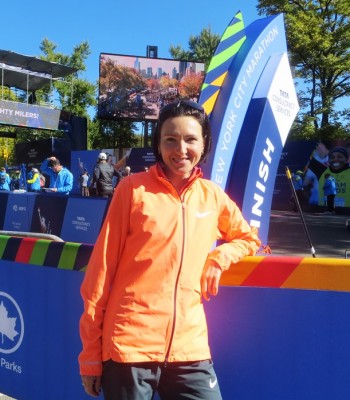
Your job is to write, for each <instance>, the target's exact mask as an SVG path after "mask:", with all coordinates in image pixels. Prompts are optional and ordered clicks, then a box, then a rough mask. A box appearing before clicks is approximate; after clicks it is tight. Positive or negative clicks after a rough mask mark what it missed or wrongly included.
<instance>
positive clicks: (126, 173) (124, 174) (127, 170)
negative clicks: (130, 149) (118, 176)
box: [123, 165, 132, 178]
mask: <svg viewBox="0 0 350 400" xmlns="http://www.w3.org/2000/svg"><path fill="white" fill-rule="evenodd" d="M129 175H132V174H131V167H129V165H127V166H126V167H125V168H124V171H123V178H125V177H126V176H129Z"/></svg>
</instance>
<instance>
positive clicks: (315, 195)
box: [291, 142, 350, 215]
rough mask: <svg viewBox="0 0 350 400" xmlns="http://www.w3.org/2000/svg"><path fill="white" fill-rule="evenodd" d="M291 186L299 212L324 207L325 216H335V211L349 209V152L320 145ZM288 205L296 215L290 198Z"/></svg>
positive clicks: (294, 203) (293, 178) (293, 179)
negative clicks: (290, 205) (314, 207)
mask: <svg viewBox="0 0 350 400" xmlns="http://www.w3.org/2000/svg"><path fill="white" fill-rule="evenodd" d="M292 182H293V186H294V189H295V193H296V197H297V199H298V202H299V204H300V206H301V208H303V206H304V205H306V204H308V205H317V206H323V207H325V211H324V214H326V215H334V214H335V213H336V207H350V158H349V149H348V148H346V147H340V146H335V147H330V146H329V145H328V147H327V145H326V143H325V142H320V143H319V144H318V145H317V147H316V149H315V151H314V153H313V155H312V157H311V158H310V162H309V163H308V165H307V167H306V168H305V169H304V170H303V171H301V170H297V171H296V172H295V173H293V174H292ZM291 204H292V207H293V210H294V211H297V207H296V202H295V199H294V198H293V196H292V198H291Z"/></svg>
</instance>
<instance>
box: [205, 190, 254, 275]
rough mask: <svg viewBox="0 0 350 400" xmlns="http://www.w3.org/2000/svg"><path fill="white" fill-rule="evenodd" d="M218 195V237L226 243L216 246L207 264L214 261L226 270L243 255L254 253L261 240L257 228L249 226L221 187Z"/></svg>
mask: <svg viewBox="0 0 350 400" xmlns="http://www.w3.org/2000/svg"><path fill="white" fill-rule="evenodd" d="M218 195H219V196H218V201H219V204H218V212H219V215H218V239H219V240H220V242H222V241H223V242H224V243H222V244H220V245H218V246H217V247H215V248H214V250H213V251H212V252H211V253H210V254H209V255H208V258H207V261H206V264H213V263H214V264H215V265H217V266H218V267H220V268H221V270H223V271H225V270H227V269H228V268H230V266H231V265H232V264H236V263H237V262H238V261H240V260H241V259H242V258H243V257H245V256H252V255H254V254H255V253H256V252H257V251H258V249H259V247H260V245H261V242H260V239H259V237H258V232H257V229H256V228H253V227H251V226H249V224H248V222H247V221H246V220H245V219H244V218H243V215H242V213H241V211H240V209H239V207H238V206H237V205H236V203H235V202H234V201H232V200H231V199H230V198H229V196H228V195H227V194H226V193H224V191H222V189H221V188H220V190H219V192H218Z"/></svg>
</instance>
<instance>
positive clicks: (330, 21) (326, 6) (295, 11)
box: [257, 0, 350, 138]
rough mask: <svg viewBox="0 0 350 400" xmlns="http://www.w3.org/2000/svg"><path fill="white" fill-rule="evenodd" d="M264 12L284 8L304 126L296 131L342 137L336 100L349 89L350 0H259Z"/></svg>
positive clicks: (346, 129)
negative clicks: (299, 88)
mask: <svg viewBox="0 0 350 400" xmlns="http://www.w3.org/2000/svg"><path fill="white" fill-rule="evenodd" d="M257 8H258V11H259V14H260V15H263V14H264V15H275V14H279V13H284V18H285V25H286V35H287V42H288V49H289V58H290V61H291V65H292V67H293V71H294V75H295V77H296V78H297V82H298V81H299V82H301V83H302V84H301V85H300V87H301V88H302V89H301V90H298V95H299V101H300V105H301V112H300V115H301V116H300V117H299V120H300V123H301V124H302V125H301V126H296V125H295V127H294V128H293V133H294V134H295V135H299V136H300V135H301V136H303V135H304V137H305V136H310V133H311V132H310V121H311V122H312V124H313V128H314V129H313V132H314V137H319V138H320V137H325V136H326V137H328V138H331V137H343V136H344V135H346V134H349V126H346V125H344V124H346V119H344V116H346V115H348V114H349V109H347V110H346V109H344V110H341V111H340V112H339V111H336V108H335V104H336V101H337V100H339V99H344V98H346V97H348V96H349V94H350V74H349V71H350V52H349V47H350V21H349V18H350V2H349V0H322V1H321V0H320V1H315V0H277V1H276V0H259V2H258V6H257Z"/></svg>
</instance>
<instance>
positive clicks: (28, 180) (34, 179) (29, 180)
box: [27, 172, 39, 184]
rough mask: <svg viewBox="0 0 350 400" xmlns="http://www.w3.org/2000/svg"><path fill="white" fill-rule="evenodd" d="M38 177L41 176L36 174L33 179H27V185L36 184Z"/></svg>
mask: <svg viewBox="0 0 350 400" xmlns="http://www.w3.org/2000/svg"><path fill="white" fill-rule="evenodd" d="M38 176H39V174H38V173H37V172H35V174H34V175H33V177H32V179H27V183H30V184H32V183H34V182H35V181H36V180H37V178H38Z"/></svg>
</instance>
